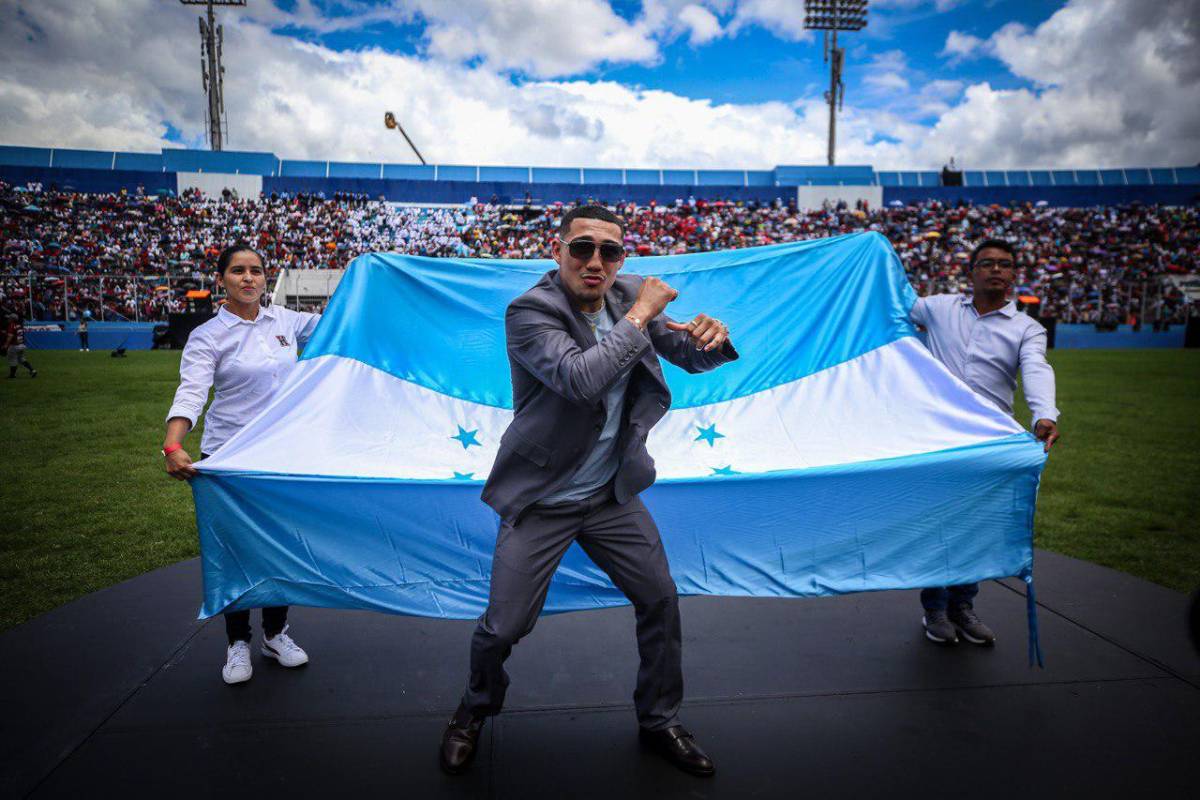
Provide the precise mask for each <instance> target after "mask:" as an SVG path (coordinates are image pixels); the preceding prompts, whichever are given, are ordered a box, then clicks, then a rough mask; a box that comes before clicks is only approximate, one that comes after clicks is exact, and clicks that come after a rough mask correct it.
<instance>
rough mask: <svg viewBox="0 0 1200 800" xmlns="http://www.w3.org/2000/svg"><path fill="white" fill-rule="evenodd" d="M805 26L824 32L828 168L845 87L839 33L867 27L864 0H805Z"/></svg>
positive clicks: (831, 160)
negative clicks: (827, 76) (827, 69)
mask: <svg viewBox="0 0 1200 800" xmlns="http://www.w3.org/2000/svg"><path fill="white" fill-rule="evenodd" d="M804 15H805V16H804V27H805V28H808V29H809V30H816V31H824V32H825V61H827V62H829V91H828V92H826V93H825V102H826V103H828V104H829V166H831V167H832V166H833V164H834V152H835V150H836V149H837V112H839V111H841V110H842V101H843V100H844V99H845V97H846V85H845V84H844V83H842V67H843V66H845V63H846V51H845V50H844V49H842V48H840V47H838V43H837V35H838V31H859V30H862V29H863V28H865V27H867V0H804Z"/></svg>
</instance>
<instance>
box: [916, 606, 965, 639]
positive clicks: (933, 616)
mask: <svg viewBox="0 0 1200 800" xmlns="http://www.w3.org/2000/svg"><path fill="white" fill-rule="evenodd" d="M921 624H922V625H924V626H925V638H926V639H928V640H929V641H931V642H937V643H938V644H954V643H955V642H957V641H958V634H957V633H955V631H954V623H952V622H951V621H950V618H949V617H948V616H947V615H946V609H944V608H936V609H933V610H929V609H926V611H925V616H923V617H921Z"/></svg>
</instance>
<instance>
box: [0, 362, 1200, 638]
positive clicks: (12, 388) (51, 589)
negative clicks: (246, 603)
mask: <svg viewBox="0 0 1200 800" xmlns="http://www.w3.org/2000/svg"><path fill="white" fill-rule="evenodd" d="M29 355H30V357H31V359H32V360H33V362H34V365H35V366H36V367H37V368H38V369H39V370H40V373H41V374H40V375H39V377H38V378H37V379H36V380H30V379H29V378H28V377H27V376H26V375H24V374H22V375H20V376H19V377H18V378H17V379H15V380H7V379H5V378H3V377H0V442H3V444H4V447H3V455H2V456H0V489H2V490H3V498H4V502H3V503H0V630H3V629H7V628H9V627H12V626H13V625H17V624H19V623H21V622H24V621H25V620H27V619H29V618H30V617H32V616H34V615H36V614H39V613H41V612H44V611H47V610H49V609H51V608H54V607H56V606H58V605H61V604H62V603H65V602H67V601H68V600H71V599H73V598H76V597H79V596H80V595H83V594H86V593H88V592H92V591H95V590H96V589H100V588H103V587H105V586H109V585H111V584H113V583H116V582H118V581H121V580H123V579H126V578H129V577H132V576H135V575H139V574H141V573H143V572H146V571H147V570H151V569H154V568H156V567H160V566H163V565H166V564H171V563H173V562H176V561H179V560H181V559H184V558H189V557H191V556H194V555H196V554H197V545H196V531H195V518H194V515H193V510H192V500H191V492H190V491H189V489H188V487H187V485H186V484H183V483H177V482H175V481H172V480H170V479H168V478H167V477H166V476H165V475H164V473H163V471H162V459H161V457H160V456H159V454H158V447H159V445H160V444H161V442H162V431H163V415H164V414H165V412H166V409H167V406H168V405H169V403H170V398H171V397H172V395H173V393H174V390H175V385H176V382H177V380H178V363H179V353H178V352H160V351H150V352H132V353H130V354H129V356H128V358H125V359H120V360H115V359H112V358H110V357H109V355H108V353H103V352H96V353H76V352H52V351H31V352H30V354H29ZM1051 361H1052V362H1053V364H1054V366H1055V369H1056V371H1057V373H1058V383H1059V407H1060V408H1061V409H1063V419H1062V430H1063V433H1064V438H1063V440H1062V441H1061V442H1060V444H1059V445H1058V446H1057V447H1056V448H1055V452H1054V453H1053V454H1052V458H1051V460H1050V464H1049V466H1048V467H1047V470H1046V473H1045V476H1044V478H1043V483H1042V490H1041V496H1040V505H1039V509H1038V517H1037V542H1038V545H1039V546H1041V547H1046V548H1048V549H1051V550H1055V551H1058V552H1060V553H1065V554H1067V555H1072V556H1076V557H1078V558H1083V559H1087V560H1089V561H1094V562H1096V563H1099V564H1104V565H1106V566H1110V567H1115V568H1116V569H1120V570H1124V571H1126V572H1130V573H1133V574H1134V575H1138V576H1141V577H1143V578H1147V579H1149V580H1152V581H1155V582H1157V583H1160V584H1163V585H1165V586H1169V587H1171V588H1173V589H1177V590H1180V591H1191V590H1192V589H1194V588H1196V585H1197V583H1200V521H1198V518H1200V492H1198V491H1197V487H1198V486H1200V414H1197V411H1198V410H1200V403H1198V402H1197V398H1200V351H1185V350H1143V351H1134V350H1129V351H1086V350H1074V351H1070V350H1068V351H1055V352H1053V353H1052V354H1051ZM1019 414H1020V419H1021V420H1022V421H1026V420H1027V419H1028V412H1027V411H1026V410H1025V408H1024V406H1023V404H1022V405H1020V407H1019ZM187 444H188V449H189V452H191V453H192V454H193V456H196V455H198V452H199V437H198V436H197V435H196V434H193V435H192V436H190V437H189V439H188V443H187ZM197 603H199V597H197Z"/></svg>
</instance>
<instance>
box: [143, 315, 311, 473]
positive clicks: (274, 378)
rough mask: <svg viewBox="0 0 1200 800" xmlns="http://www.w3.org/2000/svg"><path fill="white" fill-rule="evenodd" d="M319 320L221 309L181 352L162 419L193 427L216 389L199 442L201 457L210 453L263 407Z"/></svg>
mask: <svg viewBox="0 0 1200 800" xmlns="http://www.w3.org/2000/svg"><path fill="white" fill-rule="evenodd" d="M320 319H321V317H320V315H319V314H308V313H304V312H298V311H292V310H291V309H287V308H282V307H279V306H266V307H263V308H260V309H259V311H258V316H257V317H256V318H255V319H254V320H253V321H251V320H245V319H242V318H241V317H239V316H238V315H237V314H234V313H233V312H232V311H230V310H229V309H227V308H225V307H224V306H221V310H220V311H218V312H217V315H216V316H215V317H213V318H212V319H210V320H209V321H208V322H205V323H204V324H202V325H200V326H198V327H197V328H196V329H195V330H193V331H192V334H191V336H190V337H189V338H188V342H187V345H185V346H184V348H183V358H182V360H181V361H180V363H179V388H178V389H177V390H176V391H175V402H174V403H172V404H171V410H170V411H169V412H167V419H168V420H170V419H171V418H172V417H183V418H184V419H186V420H187V421H188V422H190V423H191V427H192V428H194V427H196V421H197V420H199V419H200V415H201V414H203V413H204V404H205V402H207V401H208V390H209V389H210V388H213V389H215V391H214V392H213V401H212V405H210V406H209V407H208V418H207V420H206V421H205V424H204V437H203V438H202V439H201V441H200V452H202V453H207V454H209V455H211V454H213V453H215V452H216V451H217V449H218V448H220V447H221V445H223V444H224V443H225V441H226V440H227V439H229V437H231V436H233V435H234V434H235V433H237V432H238V431H239V430H241V428H242V426H243V425H245V424H246V423H247V422H249V421H250V420H251V419H252V418H254V416H255V415H257V414H258V412H260V411H262V410H263V408H265V407H266V405H267V403H268V402H269V401H270V399H271V395H272V394H274V393H275V389H276V388H277V387H278V386H279V384H280V383H281V382H282V381H283V379H284V378H285V377H287V374H288V373H289V372H291V370H292V367H294V366H295V365H296V353H297V350H298V348H299V347H303V346H304V344H305V343H306V342H307V341H308V338H309V337H310V336H311V335H312V332H313V329H314V328H316V327H317V321H318V320H320ZM189 430H190V429H189Z"/></svg>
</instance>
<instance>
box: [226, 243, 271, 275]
mask: <svg viewBox="0 0 1200 800" xmlns="http://www.w3.org/2000/svg"><path fill="white" fill-rule="evenodd" d="M238 253H254V255H256V256H258V263H260V264H262V265H263V266H264V267H265V266H266V265H267V262H266V260H265V259H264V258H263V257H262V254H261V253H259V252H258V251H257V250H255V249H254V248H253V247H251V246H250V245H248V244H247V243H246V242H236V243H235V244H231V245H229V247H226V248H225V249H224V250H222V251H221V255H219V256H217V274H218V275H220V276H221V277H222V278H224V277H225V270H227V269H229V262H230V261H232V260H233V257H234V256H236V255H237V254H238Z"/></svg>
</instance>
